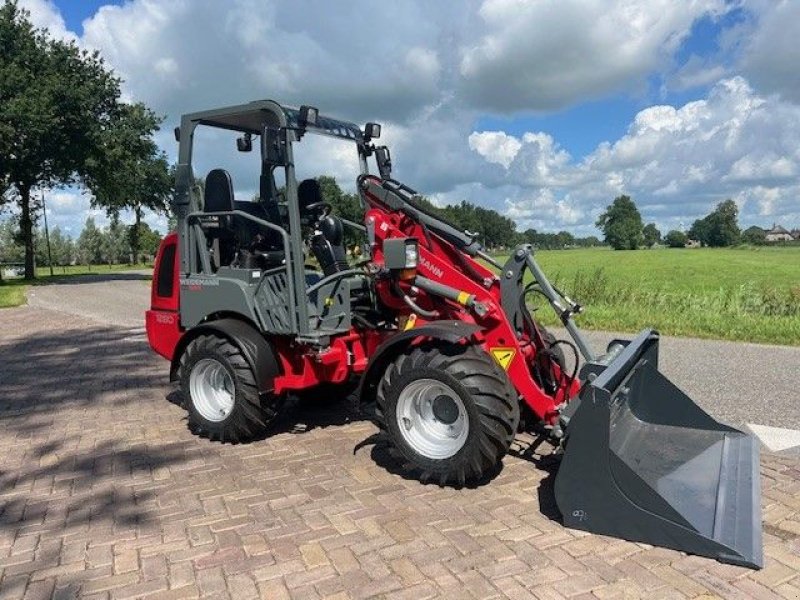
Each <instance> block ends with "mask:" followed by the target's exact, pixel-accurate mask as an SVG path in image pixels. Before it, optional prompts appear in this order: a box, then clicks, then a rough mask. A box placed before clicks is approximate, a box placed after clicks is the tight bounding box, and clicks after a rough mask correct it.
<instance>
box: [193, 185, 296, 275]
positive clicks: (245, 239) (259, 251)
mask: <svg viewBox="0 0 800 600" xmlns="http://www.w3.org/2000/svg"><path fill="white" fill-rule="evenodd" d="M203 210H204V211H205V212H223V211H232V210H239V211H242V212H246V213H247V214H249V215H252V216H254V217H256V218H258V219H261V220H263V221H267V222H273V221H272V219H271V218H270V215H269V214H268V212H267V210H266V209H265V208H264V206H262V204H261V203H258V202H240V201H237V200H235V199H234V195H233V181H232V180H231V175H230V173H228V171H226V170H225V169H213V170H211V171H209V173H208V175H207V176H206V186H205V193H204V198H203ZM208 223H209V224H211V223H218V225H217V226H216V227H208V226H207V227H206V237H207V238H209V240H210V241H211V242H212V247H213V248H214V256H215V258H216V262H217V265H216V267H217V268H219V267H220V266H237V267H243V268H246V269H255V268H260V269H270V268H273V267H277V266H280V265H281V264H283V261H284V260H285V258H286V255H285V252H284V250H283V244H282V241H281V238H280V236H279V235H278V234H277V233H276V232H275V231H274V230H271V229H269V230H268V229H266V228H265V227H263V226H261V225H259V224H258V223H256V222H255V221H251V220H249V219H246V218H244V217H241V216H239V215H229V216H221V217H218V220H217V221H213V222H212V221H208ZM234 263H235V264H234Z"/></svg>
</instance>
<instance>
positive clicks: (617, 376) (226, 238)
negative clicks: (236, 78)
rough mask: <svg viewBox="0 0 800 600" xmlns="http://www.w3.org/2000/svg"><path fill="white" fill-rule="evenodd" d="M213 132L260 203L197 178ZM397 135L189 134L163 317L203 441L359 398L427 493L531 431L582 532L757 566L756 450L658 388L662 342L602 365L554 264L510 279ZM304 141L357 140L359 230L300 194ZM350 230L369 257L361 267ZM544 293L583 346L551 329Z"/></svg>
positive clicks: (572, 523) (198, 122)
mask: <svg viewBox="0 0 800 600" xmlns="http://www.w3.org/2000/svg"><path fill="white" fill-rule="evenodd" d="M198 128H215V129H216V130H223V131H222V132H220V131H218V133H224V132H225V131H227V132H233V136H234V137H236V145H237V148H238V150H240V151H243V152H248V151H252V149H253V142H254V141H256V142H257V145H258V154H259V156H258V159H259V160H258V165H259V170H258V193H257V197H256V198H255V199H254V200H253V201H241V200H237V199H235V198H234V193H233V189H234V187H233V184H232V179H231V175H230V174H229V173H228V172H227V171H225V170H223V169H213V170H211V171H210V172H209V173H208V174H207V176H206V177H205V179H204V182H203V183H202V184H200V183H198V182H199V181H202V180H198V179H195V174H194V172H193V169H192V151H193V140H194V136H195V133H196V131H197V129H198ZM380 129H381V128H380V125H379V124H377V123H367V125H366V126H365V127H364V128H363V129H362V128H361V127H359V126H357V125H355V124H353V123H349V122H346V121H342V120H337V119H333V118H329V117H325V116H323V115H321V114H319V111H318V110H317V109H316V108H314V107H311V106H303V107H301V108H299V109H295V108H290V107H287V106H282V105H280V104H278V103H276V102H273V101H269V100H265V101H257V102H252V103H250V104H244V105H240V106H233V107H227V108H221V109H216V110H209V111H205V112H198V113H192V114H187V115H184V116H183V117H182V119H181V123H180V126H179V127H177V128H176V130H175V134H176V138H177V140H178V142H179V159H178V167H177V175H176V186H175V195H174V199H173V202H172V208H173V210H174V214H175V216H176V217H177V231H176V232H175V233H172V234H170V235H168V236H167V237H166V238H165V239H164V241H163V243H162V245H161V248H160V250H159V252H158V256H157V261H156V268H155V273H154V277H153V287H152V307H151V310H149V311H148V312H147V315H146V320H147V334H148V338H149V341H150V344H151V346H152V347H153V349H154V350H155V351H156V352H158V353H159V354H160V355H162V356H163V357H165V358H167V359H168V360H169V361H170V362H171V368H170V376H171V378H172V379H173V380H175V381H178V382H179V385H180V388H181V390H182V393H183V397H184V399H185V400H184V401H185V406H186V408H187V409H188V412H189V415H188V421H189V426H190V428H191V429H192V431H193V432H194V433H196V434H198V435H200V436H204V437H207V438H210V439H212V440H218V441H221V442H231V443H236V442H242V441H246V440H249V439H252V438H253V437H256V436H258V435H263V434H264V433H265V432H266V431H267V428H268V426H269V424H270V422H271V421H272V420H273V419H274V418H275V417H276V415H278V414H279V412H280V410H281V406H282V400H283V399H284V398H286V397H287V395H290V394H297V393H300V392H302V391H309V390H311V391H313V390H314V389H315V388H316V389H317V390H319V391H320V393H322V392H321V390H322V389H323V388H322V387H321V386H325V388H324V389H325V390H328V389H329V388H330V386H331V385H341V386H343V387H344V386H346V385H348V384H352V383H353V382H354V381H357V382H358V398H359V401H360V402H361V404H362V407H363V409H364V411H365V412H366V413H367V414H369V415H370V416H371V417H372V418H374V420H375V421H376V423H377V424H378V426H379V427H380V429H381V431H382V434H383V435H384V436H385V438H386V439H387V441H388V445H389V447H390V450H391V452H392V454H393V455H394V456H395V457H396V459H397V461H398V462H399V464H400V465H401V467H402V468H403V469H404V470H405V471H406V472H407V473H408V474H410V475H412V476H415V477H418V478H419V479H420V480H422V481H431V482H433V483H437V484H440V485H453V486H456V487H458V486H462V485H463V484H465V483H467V482H476V481H477V482H480V481H482V480H486V479H489V478H490V477H491V474H492V473H493V472H495V471H496V469H497V467H498V465H499V462H500V461H501V459H502V458H503V456H504V455H505V454H506V453H507V451H508V450H509V446H510V445H511V443H512V441H513V439H514V436H515V435H516V434H517V433H518V432H519V431H533V432H537V433H538V434H540V435H545V436H547V437H548V438H550V440H551V441H552V442H553V443H554V445H555V446H556V447H557V448H558V449H559V450H560V451H561V452H562V453H563V456H562V457H561V462H560V466H559V469H558V472H557V476H556V481H555V496H556V502H557V505H558V507H559V510H560V512H561V513H562V515H563V520H564V524H565V525H566V526H568V527H574V528H578V529H584V530H587V531H591V532H596V533H601V534H605V535H611V536H618V537H621V538H624V539H628V540H634V541H640V542H646V543H650V544H654V545H660V546H665V547H668V548H674V549H678V550H683V551H686V552H690V553H695V554H700V555H704V556H709V557H713V558H716V559H718V560H720V561H724V562H729V563H734V564H739V565H745V566H749V567H754V568H758V567H760V566H761V564H762V549H761V518H760V506H759V503H760V491H759V473H758V464H759V463H758V445H757V443H756V442H755V441H754V439H753V438H752V437H750V436H748V435H746V434H744V433H742V432H741V431H737V430H736V429H733V428H731V427H728V426H726V425H723V424H721V423H719V422H717V421H715V420H714V419H713V418H712V417H710V416H709V415H708V414H706V413H705V412H704V411H703V410H701V409H700V408H699V407H698V406H697V405H695V404H694V403H693V402H692V400H691V399H690V398H688V397H687V396H686V395H685V394H684V393H683V392H681V391H680V390H679V389H678V388H677V387H676V386H675V385H673V384H672V383H671V382H670V381H669V380H668V379H667V378H666V377H664V376H663V375H662V374H661V373H660V372H659V370H658V345H659V336H658V334H657V333H656V332H655V331H653V330H645V331H642V332H641V333H640V334H638V335H637V336H636V337H634V338H633V339H632V340H617V341H614V342H612V343H611V344H610V345H609V346H608V348H607V349H606V351H605V352H603V353H601V354H597V353H595V352H594V351H592V349H591V348H590V347H589V344H588V343H587V341H586V340H585V339H584V337H583V336H582V335H581V333H580V331H579V330H578V328H577V327H576V325H575V323H574V321H573V316H574V315H575V314H576V313H578V312H580V310H581V307H580V305H579V304H578V303H576V302H575V301H573V300H571V299H570V298H569V297H568V296H566V295H565V294H564V293H563V292H562V291H560V290H559V289H557V288H556V287H555V286H554V285H552V284H551V283H550V282H549V281H548V279H547V277H546V276H545V274H544V273H543V272H542V270H541V268H540V267H539V265H538V264H537V262H536V258H535V250H534V249H533V248H532V247H531V246H528V245H523V246H520V247H518V248H516V249H515V250H514V251H513V252H512V253H511V256H510V258H509V259H508V260H507V261H506V262H505V264H499V263H498V262H496V261H495V260H494V259H493V258H492V257H491V256H489V255H488V254H486V253H485V252H484V250H483V249H482V247H481V245H480V243H479V242H478V240H477V239H476V236H475V235H473V234H470V233H469V232H467V231H461V230H460V229H459V228H457V227H455V226H454V225H452V224H450V223H448V222H447V221H445V220H444V219H443V218H441V217H440V216H438V215H436V214H433V213H432V212H431V211H429V210H427V209H426V208H425V206H424V204H423V203H421V202H420V197H419V196H418V194H417V193H416V192H415V191H414V190H413V189H411V188H410V187H408V186H406V185H404V184H403V183H400V182H399V181H396V180H395V179H393V178H392V175H391V156H390V153H389V150H388V148H387V147H386V146H376V145H375V143H374V140H376V139H377V138H379V136H380ZM307 135H323V136H331V137H334V138H338V139H339V140H345V141H347V142H350V143H352V145H353V149H354V150H355V153H354V160H355V158H356V157H357V160H358V161H359V165H360V175H359V176H358V177H357V180H356V182H355V184H356V189H357V193H358V195H359V197H360V200H361V203H362V206H363V208H364V219H363V222H362V223H355V222H352V221H348V220H346V219H343V218H341V217H340V216H338V215H336V214H334V211H333V210H332V207H331V205H330V204H329V203H327V202H326V199H325V198H324V197H323V196H322V193H321V190H320V186H319V184H318V183H317V181H316V180H313V179H306V180H304V181H301V182H298V181H297V179H296V174H295V159H294V150H295V148H296V147H297V146H298V144H301V143H302V140H303V139H304V138H305V136H307ZM217 138H219V136H217ZM231 141H233V140H231ZM373 158H374V161H373V160H371V159H373ZM368 162H374V164H375V166H376V171H375V172H374V173H373V172H370V170H369V168H368ZM276 176H277V178H276ZM345 228H350V229H352V230H353V231H354V232H355V233H356V234H358V235H361V236H363V239H364V240H365V244H364V254H363V255H362V256H361V257H360V258H359V259H357V260H353V259H349V258H348V252H347V251H346V249H345V246H344V239H345ZM307 259H308V262H313V263H314V264H313V265H312V264H307ZM533 293H536V294H539V295H540V296H543V297H544V298H545V299H546V301H547V303H549V304H550V305H551V306H552V308H553V309H554V310H555V312H556V313H557V315H558V317H559V318H560V320H561V322H562V323H563V325H564V327H565V328H566V330H567V332H568V333H569V335H570V337H571V338H572V339H571V340H556V339H555V338H554V337H553V336H552V335H551V334H550V333H549V332H548V331H546V330H545V329H544V328H543V327H542V326H541V325H540V324H539V323H537V321H536V319H535V318H534V317H533V315H532V314H531V312H530V311H529V309H528V306H527V303H526V299H527V298H528V297H529V295H530V294H533ZM570 354H572V355H574V356H569V355H570ZM568 356H569V358H570V360H567V357H568ZM579 358H580V359H581V360H579ZM579 364H582V366H580V368H579V366H578V365H579ZM327 393H330V392H327Z"/></svg>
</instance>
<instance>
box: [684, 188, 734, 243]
mask: <svg viewBox="0 0 800 600" xmlns="http://www.w3.org/2000/svg"><path fill="white" fill-rule="evenodd" d="M738 217H739V208H738V207H737V206H736V203H735V202H734V201H733V200H730V199H728V200H725V201H724V202H720V203H719V204H717V206H716V208H715V209H714V210H713V212H711V213H710V214H708V215H706V216H705V217H704V218H702V219H697V220H696V221H695V222H694V223H693V224H692V228H691V229H690V230H689V237H691V238H692V239H695V240H698V241H699V242H700V243H702V244H703V245H704V246H714V247H718V248H720V247H723V246H733V245H734V244H737V243H738V242H739V237H740V235H741V232H740V230H739V224H738Z"/></svg>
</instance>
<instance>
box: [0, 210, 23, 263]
mask: <svg viewBox="0 0 800 600" xmlns="http://www.w3.org/2000/svg"><path fill="white" fill-rule="evenodd" d="M24 258H25V249H24V248H23V247H22V245H21V244H20V243H19V229H18V228H17V226H16V224H15V223H14V220H13V219H6V220H5V221H3V222H1V223H0V262H20V261H22V260H23V259H24Z"/></svg>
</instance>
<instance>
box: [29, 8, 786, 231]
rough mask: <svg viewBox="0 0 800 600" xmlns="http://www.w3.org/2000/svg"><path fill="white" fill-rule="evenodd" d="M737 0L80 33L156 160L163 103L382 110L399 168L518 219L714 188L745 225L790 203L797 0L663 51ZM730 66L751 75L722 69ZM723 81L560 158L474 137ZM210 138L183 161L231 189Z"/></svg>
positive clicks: (445, 193) (229, 146)
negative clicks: (136, 117)
mask: <svg viewBox="0 0 800 600" xmlns="http://www.w3.org/2000/svg"><path fill="white" fill-rule="evenodd" d="M23 5H24V6H27V7H31V10H32V14H33V17H34V21H35V22H36V23H37V24H40V25H46V26H48V27H50V28H51V31H53V33H54V34H55V35H59V36H62V37H70V36H74V34H72V33H71V32H68V31H67V30H66V28H65V26H64V21H63V19H62V18H61V15H60V14H59V13H58V10H57V9H56V8H55V7H54V5H53V4H52V2H51V1H49V0H24V1H23ZM738 6H739V4H736V3H730V2H725V1H723V0H690V1H688V2H683V3H674V2H672V1H671V0H648V1H645V0H619V1H616V2H607V1H604V0H602V1H601V0H585V1H582V2H579V1H578V0H560V1H558V2H556V1H553V0H536V1H534V0H530V1H528V0H486V1H484V2H479V1H478V0H468V1H467V2H455V1H452V2H436V3H431V2H423V1H422V0H416V1H415V0H410V1H408V2H403V3H388V4H387V3H384V4H382V5H380V6H376V5H375V4H374V3H372V2H368V1H367V0H356V1H354V2H350V3H340V4H337V5H336V7H335V8H332V6H331V4H330V3H329V2H327V1H326V0H302V1H297V2H289V1H283V0H231V1H230V2H217V1H214V0H129V1H127V2H125V3H123V4H122V5H120V6H104V7H102V8H100V9H99V10H98V11H97V13H96V14H95V15H94V16H93V17H91V18H89V19H87V20H86V21H85V22H84V35H83V37H82V38H80V40H79V43H81V44H82V45H84V46H85V47H87V48H96V49H99V50H100V51H101V52H102V54H103V56H104V57H105V58H106V60H107V61H108V63H109V64H110V65H111V66H113V67H114V69H116V71H117V72H118V73H119V74H120V75H121V76H122V77H123V78H124V80H125V82H124V84H123V85H124V95H125V98H127V99H134V100H142V101H144V102H146V103H147V104H148V105H150V106H151V107H153V108H154V109H155V110H156V111H157V112H159V113H161V114H166V115H167V117H168V118H167V122H166V123H165V126H164V131H162V132H161V133H160V134H159V136H158V140H159V142H161V143H162V146H163V148H164V149H165V150H166V151H167V152H168V153H169V154H170V155H171V156H173V157H174V154H175V150H176V144H175V142H174V141H173V140H172V136H171V130H172V127H173V126H174V125H175V124H177V120H178V118H179V115H180V114H182V113H185V112H191V111H194V110H202V109H206V108H210V107H214V106H224V105H226V104H238V103H242V102H247V101H250V100H253V99H256V98H263V97H265V96H271V97H274V98H276V99H278V100H280V101H282V102H286V103H290V104H300V103H313V104H316V105H317V106H319V108H320V109H321V111H322V112H323V113H329V114H334V115H339V116H342V117H343V118H350V119H353V120H356V121H357V122H364V121H367V120H382V121H383V123H384V137H383V139H382V140H381V142H385V143H387V144H388V145H389V146H390V148H391V150H392V158H393V163H394V166H395V174H396V176H397V177H398V178H400V179H402V180H404V181H406V182H408V183H409V184H410V185H412V186H413V187H416V188H417V189H419V190H420V191H422V192H425V193H428V194H430V195H432V196H433V197H434V199H435V200H436V201H437V202H442V203H445V202H455V201H460V200H462V199H467V200H469V201H471V202H476V203H479V204H481V205H484V206H490V207H492V208H495V209H497V210H501V211H505V212H506V213H507V214H509V215H511V216H513V217H514V218H516V219H518V220H519V222H520V224H521V225H523V226H529V225H530V224H533V226H536V227H537V228H544V229H553V230H557V229H561V228H565V227H568V228H569V229H570V230H572V231H575V232H578V233H593V232H594V231H593V222H594V219H595V218H596V215H597V212H598V211H599V210H601V209H602V208H603V207H604V206H605V205H606V204H608V202H609V201H610V200H611V199H612V198H613V197H614V196H615V195H617V194H620V193H630V194H631V195H633V196H634V198H635V199H636V201H637V203H639V205H640V206H641V207H642V209H643V212H644V213H645V216H646V218H653V219H658V221H659V223H665V224H666V223H674V224H675V225H677V224H678V222H680V220H683V221H685V222H687V223H689V224H690V223H691V220H692V219H693V218H694V217H695V216H699V215H701V214H705V213H706V212H707V211H708V210H709V209H710V208H711V206H712V205H713V203H714V202H716V201H719V200H721V199H724V198H725V197H728V196H730V197H733V198H734V199H736V200H737V202H739V203H740V204H741V206H742V211H743V215H744V220H745V221H746V219H748V218H752V219H756V218H761V219H771V218H776V219H778V218H781V219H787V220H788V219H792V218H795V217H793V216H792V215H797V214H798V212H800V209H798V208H797V202H796V198H798V197H800V196H798V192H800V190H798V189H797V188H798V187H800V184H799V183H798V173H800V169H799V168H798V167H799V165H798V160H799V158H798V152H800V150H798V149H797V145H796V140H797V139H798V136H799V135H800V131H798V127H799V126H798V122H800V115H798V108H797V106H796V104H792V101H794V102H797V99H798V91H797V81H798V79H797V78H796V77H794V70H793V69H794V68H795V64H796V63H797V62H798V58H800V57H798V56H797V54H796V53H797V52H798V50H796V48H795V47H794V44H793V36H791V35H790V34H791V33H792V32H793V29H792V28H793V24H794V23H795V22H796V21H797V18H796V16H797V15H796V14H795V13H796V11H797V8H796V7H797V3H792V2H771V1H766V0H749V1H748V2H745V3H744V6H745V10H746V11H749V13H748V14H752V15H754V17H753V18H752V19H750V20H748V21H747V22H746V23H745V24H742V25H741V26H739V25H737V26H734V27H731V28H729V29H726V30H724V31H722V32H721V34H720V36H719V45H720V48H721V51H720V52H721V53H722V54H725V53H729V54H730V55H731V56H734V55H735V56H739V54H738V53H740V54H741V57H742V59H741V65H739V63H737V62H736V60H733V59H731V60H729V61H727V62H725V61H720V60H717V59H718V58H719V57H718V56H716V55H715V56H712V57H708V56H690V58H689V59H687V60H684V61H683V63H682V64H676V61H677V59H676V56H677V54H676V51H677V50H678V49H679V48H680V46H681V44H682V43H683V41H684V40H685V39H686V38H687V36H688V35H689V34H690V31H691V28H692V26H693V25H694V24H695V23H697V21H698V19H701V18H704V17H710V18H711V19H715V18H717V17H718V16H720V15H722V14H723V13H725V12H726V11H728V10H731V9H733V8H736V7H738ZM787 32H788V33H787ZM787 40H788V41H787ZM735 56H734V58H735ZM772 63H779V64H772ZM721 65H725V66H721ZM787 65H788V66H787ZM737 69H738V71H741V69H745V71H746V73H747V74H748V78H747V79H744V78H742V77H735V76H733V75H735V74H736V73H737V72H738V71H737ZM654 76H655V77H654ZM721 76H725V77H727V79H725V80H724V81H722V82H720V83H719V84H717V85H716V86H714V87H713V89H712V90H711V92H710V93H708V94H707V95H706V96H705V97H703V98H700V99H698V100H695V101H693V102H688V103H686V104H684V105H683V106H674V107H673V106H668V105H663V106H650V107H645V108H643V109H642V110H641V111H640V112H639V113H638V114H637V115H636V116H635V118H633V119H632V121H631V123H630V126H629V128H628V130H627V132H626V133H625V134H624V135H622V136H620V137H619V139H612V140H609V141H607V142H604V143H601V144H599V145H598V146H597V148H595V149H594V151H592V152H590V153H589V154H588V155H587V156H575V157H573V156H571V155H570V154H569V153H568V152H567V151H566V150H565V149H564V148H563V147H562V146H561V144H560V142H561V141H562V140H559V139H558V138H557V137H554V135H553V134H552V132H545V131H531V132H527V133H521V134H515V135H512V134H511V133H510V132H509V131H503V130H502V129H503V128H502V127H498V126H493V127H490V128H486V129H487V130H482V131H475V129H476V127H475V123H476V122H478V121H479V120H481V119H482V117H486V116H496V115H498V114H499V113H508V112H521V113H525V114H531V113H536V112H541V111H546V110H551V109H557V108H561V107H564V106H567V105H570V104H576V103H581V102H584V101H587V100H590V99H593V98H598V97H603V96H606V95H608V94H611V93H615V94H619V93H625V92H631V91H636V90H641V89H642V88H643V87H644V86H646V85H649V83H643V82H646V81H647V82H650V81H651V80H652V79H656V80H657V79H658V78H659V77H662V78H664V77H666V78H667V83H665V86H666V87H668V88H669V89H673V90H674V89H683V90H694V89H698V86H699V87H702V86H706V85H709V84H710V83H713V82H714V81H716V80H717V79H718V78H719V77H721ZM748 82H752V85H753V86H754V89H753V88H751V85H750V83H748ZM772 92H775V93H778V94H780V96H781V97H780V98H778V97H775V96H772V95H770V94H771V93H772ZM637 99H638V100H641V95H640V96H638V97H637ZM310 140H313V138H311V137H310V136H308V137H306V138H305V139H304V140H303V143H302V144H301V146H300V148H299V150H298V157H299V158H300V159H304V163H303V164H300V163H299V164H298V168H299V169H300V170H301V176H313V175H316V174H319V173H330V174H334V175H336V176H337V177H338V178H340V180H341V182H342V184H343V186H344V187H352V185H351V182H352V181H353V180H354V175H355V172H354V170H355V165H356V159H355V156H354V153H352V154H351V152H350V151H351V148H348V147H346V146H341V145H339V146H331V145H328V146H326V145H325V142H323V143H321V144H318V145H316V147H311V146H312V145H314V144H312V142H311V141H310ZM208 148H209V149H207V150H204V151H202V152H198V168H197V170H196V173H197V174H198V175H203V174H204V173H205V172H207V171H208V170H209V169H211V168H214V167H217V166H230V165H232V166H231V170H232V171H234V183H235V184H236V186H237V193H238V194H239V196H240V197H248V196H249V195H251V194H253V193H255V190H256V189H257V180H256V177H255V175H253V173H254V172H255V171H254V170H253V168H252V166H249V168H245V165H244V162H245V161H247V160H253V159H254V157H255V154H256V153H253V154H252V155H244V156H243V155H239V154H237V153H236V152H235V150H234V142H233V136H228V137H218V138H214V139H210V145H209V146H208ZM305 161H307V162H305ZM59 202H60V201H57V200H54V204H53V208H52V210H53V213H54V215H55V216H54V218H59V217H58V215H59V214H63V215H64V219H72V222H74V223H77V228H78V229H79V228H80V225H81V224H82V221H83V219H84V218H85V215H86V211H87V207H88V197H85V196H81V197H79V198H78V199H73V200H68V199H66V198H64V199H63V205H60V204H59ZM676 215H681V216H676ZM797 218H798V221H797V224H798V225H800V217H797ZM153 223H154V224H155V223H156V221H155V220H154V221H153ZM790 223H791V222H790V221H787V225H789V224H790Z"/></svg>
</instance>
